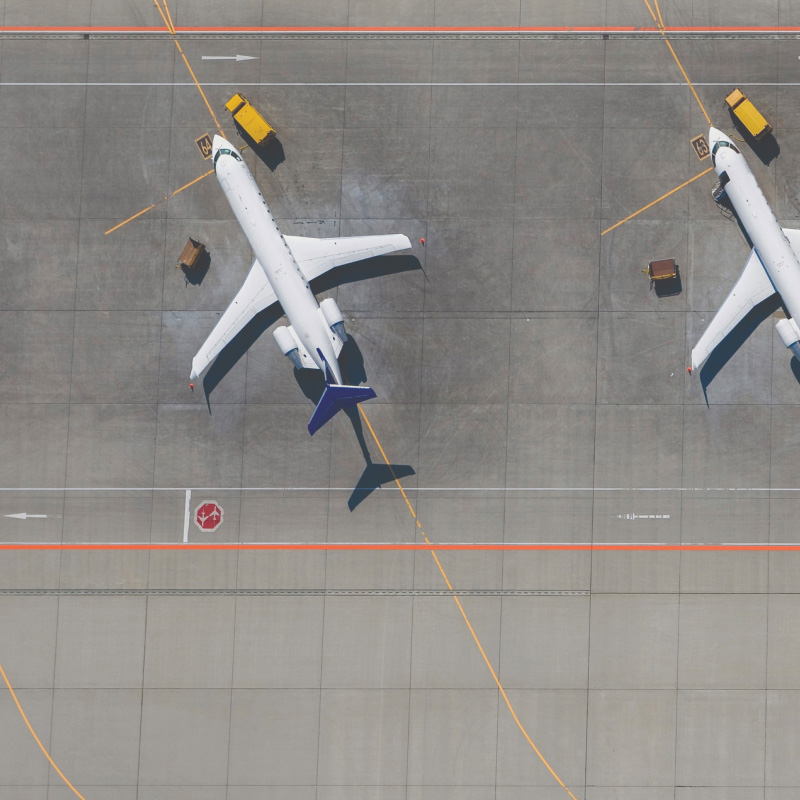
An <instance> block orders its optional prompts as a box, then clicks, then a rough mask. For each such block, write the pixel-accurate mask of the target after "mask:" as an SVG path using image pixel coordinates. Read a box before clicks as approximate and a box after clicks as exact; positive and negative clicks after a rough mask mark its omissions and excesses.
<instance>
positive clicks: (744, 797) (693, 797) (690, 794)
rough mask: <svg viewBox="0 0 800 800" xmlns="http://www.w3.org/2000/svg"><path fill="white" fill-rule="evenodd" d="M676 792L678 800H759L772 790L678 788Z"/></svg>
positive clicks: (703, 787) (738, 787) (716, 787)
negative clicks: (728, 799)
mask: <svg viewBox="0 0 800 800" xmlns="http://www.w3.org/2000/svg"><path fill="white" fill-rule="evenodd" d="M674 791H675V797H676V798H677V800H723V799H725V800H727V798H730V799H731V800H759V798H761V797H762V796H766V797H767V798H769V796H770V794H769V793H770V789H762V788H760V787H759V788H757V789H753V788H749V787H746V786H723V787H719V786H676V787H675V790H674Z"/></svg>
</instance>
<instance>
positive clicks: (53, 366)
mask: <svg viewBox="0 0 800 800" xmlns="http://www.w3.org/2000/svg"><path fill="white" fill-rule="evenodd" d="M74 325H75V317H74V314H72V313H70V312H67V311H48V312H44V311H3V312H0V339H2V341H3V349H2V352H0V401H2V402H3V403H34V402H35V403H42V402H44V403H64V402H67V401H68V400H69V382H70V368H71V365H72V336H73V329H74Z"/></svg>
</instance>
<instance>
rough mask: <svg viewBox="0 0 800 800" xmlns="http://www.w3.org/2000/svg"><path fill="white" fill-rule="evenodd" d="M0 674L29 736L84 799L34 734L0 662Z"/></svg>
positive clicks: (65, 780)
mask: <svg viewBox="0 0 800 800" xmlns="http://www.w3.org/2000/svg"><path fill="white" fill-rule="evenodd" d="M0 675H2V676H3V680H4V681H5V682H6V686H7V687H8V691H9V692H11V698H12V699H13V701H14V703H15V704H16V706H17V711H19V713H20V716H21V717H22V721H23V722H24V723H25V724H26V725H27V726H28V730H29V731H30V732H31V736H33V738H34V741H35V742H36V744H38V745H39V749H40V750H41V751H42V752H43V753H44V757H45V758H46V759H47V760H48V761H49V762H50V766H51V767H52V768H53V769H54V770H55V771H56V772H57V773H58V776H59V777H60V778H61V780H62V781H64V783H66V784H67V786H69V788H70V789H72V791H73V792H74V793H75V795H76V796H77V797H80V799H81V800H86V798H85V797H84V796H83V795H82V794H81V793H80V792H79V791H78V790H77V789H76V788H75V787H74V786H73V785H72V784H71V783H70V782H69V781H68V780H67V778H66V776H65V775H64V773H63V772H62V771H61V770H60V769H59V768H58V765H57V764H56V762H55V761H53V759H52V758H50V753H48V752H47V750H45V748H44V745H43V744H42V742H41V740H40V739H39V737H38V736H37V735H36V731H35V730H34V729H33V726H32V725H31V723H30V722H28V718H27V717H26V716H25V712H24V711H23V710H22V706H21V705H20V704H19V700H17V694H16V692H15V691H14V689H13V687H12V686H11V683H10V682H9V680H8V678H7V677H6V671H5V670H4V669H3V665H2V664H0Z"/></svg>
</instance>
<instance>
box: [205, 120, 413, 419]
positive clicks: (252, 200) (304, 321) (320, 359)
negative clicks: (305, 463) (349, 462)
mask: <svg viewBox="0 0 800 800" xmlns="http://www.w3.org/2000/svg"><path fill="white" fill-rule="evenodd" d="M212 153H213V157H214V170H215V172H216V175H217V180H218V181H219V185H220V186H221V187H222V191H223V192H225V197H226V198H227V199H228V202H229V203H230V206H231V208H232V209H233V213H234V214H235V215H236V219H237V220H238V221H239V224H240V225H241V226H242V230H243V231H244V234H245V236H246V237H247V240H248V241H249V242H250V246H251V247H252V248H253V252H254V253H255V257H256V258H255V261H254V262H253V266H252V267H251V268H250V273H249V274H248V276H247V278H246V279H245V282H244V284H243V285H242V288H241V289H239V292H238V294H237V295H236V297H234V298H233V302H232V303H231V304H230V305H229V306H228V308H227V310H226V311H225V313H224V314H223V315H222V317H221V318H220V320H219V322H218V323H217V324H216V325H215V326H214V330H213V331H211V333H210V335H209V337H208V338H207V339H206V341H205V343H204V344H203V346H202V347H201V348H200V350H199V351H198V352H197V355H196V356H195V357H194V359H192V373H191V381H192V382H194V381H196V380H197V379H198V378H199V377H200V376H201V375H202V374H203V373H204V372H205V371H206V370H207V369H208V368H209V367H210V366H211V364H212V363H213V362H214V359H216V357H217V356H218V355H219V354H220V353H221V352H222V350H223V348H224V347H225V346H226V345H227V344H229V343H230V342H231V341H232V340H233V338H234V337H235V336H236V334H237V333H239V331H241V330H242V328H244V326H245V325H246V324H247V323H248V322H249V321H250V320H251V319H252V318H253V317H254V316H255V315H256V314H258V313H259V312H260V311H263V310H264V309H265V308H267V306H270V305H272V304H273V303H276V302H278V303H280V304H281V308H282V309H283V313H284V314H286V317H287V318H288V320H289V325H288V326H281V327H279V328H276V329H275V330H274V331H273V336H274V337H275V341H276V342H277V344H278V347H280V349H281V352H283V354H284V355H285V356H287V357H288V358H289V360H290V361H291V362H292V364H294V366H295V367H297V369H303V368H310V369H320V370H322V371H323V373H324V375H325V391H324V393H323V395H322V397H321V398H320V401H319V403H318V404H317V407H316V409H315V410H314V414H313V415H312V417H311V420H310V421H309V423H308V432H309V433H310V434H312V435H313V434H314V433H316V431H318V430H319V429H320V428H321V427H322V426H323V425H324V424H325V423H326V422H327V421H328V420H329V419H331V418H332V417H333V416H334V415H335V414H336V413H337V412H338V411H339V410H340V409H342V408H347V407H348V406H353V405H356V404H358V403H360V402H362V401H363V400H369V399H370V398H372V397H375V392H374V391H373V390H372V389H371V388H370V387H369V386H346V385H344V384H343V383H342V373H341V370H340V369H339V362H338V360H337V359H338V357H339V353H340V352H341V350H342V346H343V344H344V342H345V340H346V338H347V334H346V333H345V330H344V317H343V316H342V312H341V311H340V310H339V306H338V305H337V304H336V301H335V300H334V299H333V298H332V297H329V298H327V299H326V300H323V301H322V303H318V302H317V298H316V297H314V293H313V292H312V291H311V289H310V287H309V282H310V281H312V280H314V278H316V277H318V276H319V275H322V274H323V273H325V272H327V271H328V270H331V269H333V268H334V267H338V266H341V265H342V264H349V263H350V262H352V261H360V260H362V259H364V258H372V257H373V256H378V255H383V254H384V253H392V252H395V251H396V250H406V249H408V248H409V247H411V243H410V242H409V240H408V237H407V236H403V235H402V234H392V235H386V236H351V237H340V238H336V239H307V238H305V237H300V236H284V235H283V234H282V233H281V232H280V229H279V228H278V226H277V224H276V223H275V218H274V217H273V216H272V212H271V211H270V210H269V208H268V207H267V204H266V202H265V201H264V198H263V197H262V195H261V192H260V191H259V189H258V186H257V185H256V181H255V178H254V177H253V174H252V173H251V172H250V170H249V169H248V167H247V164H245V162H244V161H243V159H242V156H241V154H240V153H239V151H238V150H237V149H236V148H235V147H234V146H233V145H232V144H231V143H230V142H229V141H227V140H226V139H223V138H222V136H215V137H214V142H213V150H212ZM191 385H194V384H193V383H192V384H191Z"/></svg>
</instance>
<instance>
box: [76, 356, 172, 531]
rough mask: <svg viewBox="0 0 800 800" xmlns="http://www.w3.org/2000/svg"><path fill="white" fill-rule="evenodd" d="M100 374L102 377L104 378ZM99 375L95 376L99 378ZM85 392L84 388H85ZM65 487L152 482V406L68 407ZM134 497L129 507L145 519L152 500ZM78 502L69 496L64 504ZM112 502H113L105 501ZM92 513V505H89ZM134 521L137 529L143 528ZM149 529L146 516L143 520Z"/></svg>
mask: <svg viewBox="0 0 800 800" xmlns="http://www.w3.org/2000/svg"><path fill="white" fill-rule="evenodd" d="M105 374H106V373H105V371H103V375H105ZM100 377H101V376H98V379H99V378H100ZM85 388H86V389H87V390H88V387H85ZM69 430H70V435H69V450H68V453H67V470H66V482H67V485H68V486H80V487H86V486H112V487H116V486H119V487H133V486H136V487H146V486H151V485H152V483H153V457H154V455H155V445H156V406H155V405H149V404H148V405H144V404H142V405H122V404H119V405H117V404H99V403H98V404H96V405H95V404H87V405H78V404H74V405H72V406H71V407H70V418H69ZM136 495H137V497H139V496H141V501H142V502H141V503H139V502H137V501H136V499H135V498H134V497H132V496H129V498H130V499H131V501H132V504H131V508H132V509H135V510H136V511H137V512H143V513H146V514H148V515H149V513H150V510H149V504H150V502H151V501H150V498H149V497H147V496H145V495H143V494H142V493H140V492H137V493H136ZM73 500H79V498H69V501H68V502H73ZM107 500H108V501H110V502H112V503H113V502H115V501H114V499H113V498H107ZM88 508H89V509H91V506H88ZM141 524H142V523H141V520H138V521H137V522H136V523H135V525H136V526H139V525H141ZM147 527H148V528H149V518H148V520H147Z"/></svg>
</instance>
